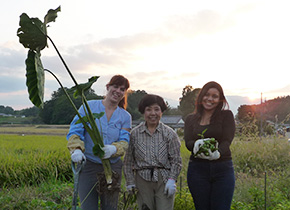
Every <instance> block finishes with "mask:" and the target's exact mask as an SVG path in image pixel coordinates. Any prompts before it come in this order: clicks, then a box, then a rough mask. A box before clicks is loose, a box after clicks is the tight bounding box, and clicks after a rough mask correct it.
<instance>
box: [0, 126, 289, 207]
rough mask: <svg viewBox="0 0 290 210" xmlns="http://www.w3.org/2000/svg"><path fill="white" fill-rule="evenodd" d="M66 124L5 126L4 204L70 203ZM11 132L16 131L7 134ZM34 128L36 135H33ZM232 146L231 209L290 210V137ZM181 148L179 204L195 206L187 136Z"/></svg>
mask: <svg viewBox="0 0 290 210" xmlns="http://www.w3.org/2000/svg"><path fill="white" fill-rule="evenodd" d="M5 129H7V130H5ZM9 129H10V130H9ZM13 129H15V130H14V131H13ZM67 129H68V128H67V127H64V128H55V127H45V126H44V127H37V126H27V127H18V128H17V127H13V128H3V127H0V162H1V164H0V209H7V210H9V209H21V210H22V209H70V208H71V200H72V189H73V181H72V177H73V174H72V171H71V165H70V163H71V160H70V154H69V152H68V150H67V148H66V143H67V141H66V138H65V135H66V132H67ZM4 130H5V131H4ZM8 131H9V132H14V134H3V133H5V132H8ZM56 131H58V132H60V133H58V132H56ZM32 132H36V133H37V135H31V133H32ZM54 132H56V133H54ZM46 133H50V134H53V133H54V135H46ZM181 139H182V137H181ZM231 149H232V153H233V162H234V167H235V173H236V189H235V194H234V200H233V204H232V210H252V209H257V210H260V209H261V210H262V209H268V210H272V209H273V210H274V209H275V210H284V209H285V210H286V209H288V210H289V209H290V164H289V163H290V144H289V143H288V142H287V139H286V138H276V137H269V138H265V139H262V140H258V139H253V140H252V141H242V140H240V139H239V138H235V140H234V142H233V144H232V147H231ZM181 153H182V159H183V169H182V172H181V174H180V177H179V180H178V191H177V193H176V197H175V208H174V209H176V210H178V209H183V210H186V209H194V206H193V202H192V198H191V195H190V193H189V191H188V188H187V184H186V172H187V164H188V159H189V155H190V152H189V151H187V149H186V148H185V146H184V142H183V141H182V147H181ZM122 183H123V185H122V193H121V198H120V209H123V203H124V198H125V196H124V195H126V194H125V186H124V180H123V182H122ZM265 189H266V193H265ZM265 196H266V197H265ZM265 206H266V207H267V208H265ZM129 209H136V205H134V204H132V205H131V208H129Z"/></svg>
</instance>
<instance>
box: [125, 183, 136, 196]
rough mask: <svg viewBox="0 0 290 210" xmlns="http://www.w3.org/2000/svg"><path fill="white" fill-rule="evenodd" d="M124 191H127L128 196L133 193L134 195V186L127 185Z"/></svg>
mask: <svg viewBox="0 0 290 210" xmlns="http://www.w3.org/2000/svg"><path fill="white" fill-rule="evenodd" d="M126 189H127V191H128V193H129V194H133V193H135V190H136V186H135V185H134V184H129V185H127V187H126Z"/></svg>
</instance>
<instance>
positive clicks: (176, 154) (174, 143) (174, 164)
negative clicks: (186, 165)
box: [168, 131, 182, 180]
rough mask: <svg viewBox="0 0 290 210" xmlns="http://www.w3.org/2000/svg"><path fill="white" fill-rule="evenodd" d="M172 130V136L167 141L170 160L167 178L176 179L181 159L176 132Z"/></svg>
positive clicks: (179, 144)
mask: <svg viewBox="0 0 290 210" xmlns="http://www.w3.org/2000/svg"><path fill="white" fill-rule="evenodd" d="M172 132H173V138H172V139H171V140H170V141H169V161H170V165H171V168H170V174H169V177H168V178H171V179H174V180H177V178H178V176H179V174H180V171H181V167H182V159H181V155H180V146H181V143H180V140H179V137H178V135H177V134H176V132H174V131H172Z"/></svg>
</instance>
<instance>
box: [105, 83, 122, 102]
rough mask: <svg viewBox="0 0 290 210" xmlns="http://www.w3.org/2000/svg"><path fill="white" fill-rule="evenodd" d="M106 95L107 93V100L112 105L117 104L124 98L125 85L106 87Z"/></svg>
mask: <svg viewBox="0 0 290 210" xmlns="http://www.w3.org/2000/svg"><path fill="white" fill-rule="evenodd" d="M107 89H108V93H107V98H108V99H109V100H110V101H111V102H112V103H117V104H118V103H119V102H120V101H121V100H122V98H123V97H124V96H125V93H126V91H127V90H126V88H125V85H121V86H118V85H110V86H108V87H107Z"/></svg>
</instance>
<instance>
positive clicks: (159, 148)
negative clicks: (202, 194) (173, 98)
mask: <svg viewBox="0 0 290 210" xmlns="http://www.w3.org/2000/svg"><path fill="white" fill-rule="evenodd" d="M138 109H139V112H140V113H141V114H143V115H144V119H145V122H142V123H140V124H139V125H138V126H136V127H135V128H134V129H132V132H131V137H130V143H129V148H128V151H127V153H126V155H125V159H124V174H125V178H126V182H127V190H128V191H131V190H132V189H134V188H135V187H136V188H137V190H138V193H137V203H138V208H139V209H142V210H143V209H150V210H154V209H156V210H161V209H166V210H170V209H173V205H174V194H175V191H176V184H175V183H176V180H177V177H178V175H179V173H180V170H181V156H180V140H179V138H178V136H177V134H176V133H175V132H174V130H173V129H171V128H170V127H168V126H167V125H165V124H163V123H162V122H160V119H161V117H162V113H163V112H164V111H165V110H166V109H167V106H166V104H165V102H164V100H163V98H161V97H160V96H157V95H152V94H148V95H145V96H144V97H143V99H142V100H141V101H140V103H139V107H138Z"/></svg>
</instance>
